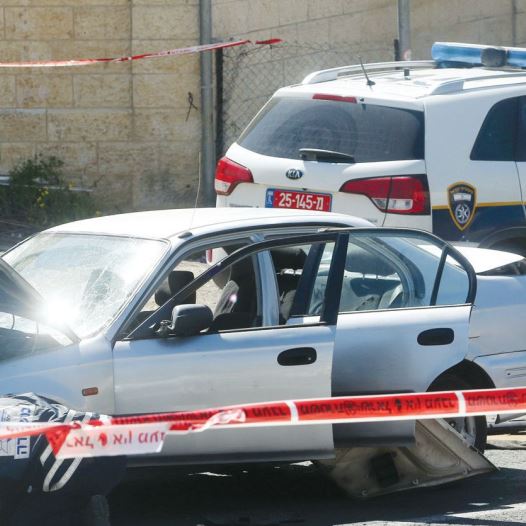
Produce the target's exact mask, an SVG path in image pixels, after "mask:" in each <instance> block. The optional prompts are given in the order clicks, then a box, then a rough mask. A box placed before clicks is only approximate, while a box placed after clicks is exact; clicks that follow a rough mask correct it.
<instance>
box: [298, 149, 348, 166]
mask: <svg viewBox="0 0 526 526" xmlns="http://www.w3.org/2000/svg"><path fill="white" fill-rule="evenodd" d="M299 153H300V157H301V158H302V159H303V160H304V161H318V162H321V163H341V162H344V163H354V162H355V161H354V156H353V155H349V154H348V153H343V152H333V151H331V150H318V149H317V148H300V149H299Z"/></svg>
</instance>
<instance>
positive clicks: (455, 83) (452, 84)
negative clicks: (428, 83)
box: [429, 71, 526, 95]
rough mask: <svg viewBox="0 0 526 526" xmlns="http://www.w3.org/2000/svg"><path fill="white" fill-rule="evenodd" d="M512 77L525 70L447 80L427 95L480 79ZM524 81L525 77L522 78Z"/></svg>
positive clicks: (448, 91) (524, 73) (450, 90)
mask: <svg viewBox="0 0 526 526" xmlns="http://www.w3.org/2000/svg"><path fill="white" fill-rule="evenodd" d="M514 77H526V71H522V72H521V71H508V72H507V73H502V72H501V73H498V74H495V75H477V76H476V77H469V78H466V79H455V80H447V81H445V82H442V83H441V84H439V85H438V86H436V87H435V88H434V89H432V90H431V91H430V93H429V95H444V94H446V93H453V92H455V91H462V90H463V89H464V84H466V83H469V82H477V81H480V80H497V79H509V78H514ZM524 82H526V79H524Z"/></svg>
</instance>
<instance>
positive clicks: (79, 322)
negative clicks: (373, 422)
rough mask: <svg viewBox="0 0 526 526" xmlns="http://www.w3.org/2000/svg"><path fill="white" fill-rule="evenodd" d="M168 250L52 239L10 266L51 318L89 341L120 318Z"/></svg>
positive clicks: (144, 243)
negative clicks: (42, 300)
mask: <svg viewBox="0 0 526 526" xmlns="http://www.w3.org/2000/svg"><path fill="white" fill-rule="evenodd" d="M166 250H167V244H166V243H165V242H162V241H156V240H150V239H136V238H126V237H116V236H103V235H85V234H58V233H57V234H54V233H47V234H39V235H37V236H35V237H33V238H31V239H29V240H28V241H26V242H25V243H22V244H21V245H19V246H18V247H16V248H14V249H13V250H11V251H10V252H9V253H7V254H6V255H5V256H4V260H5V261H6V262H7V263H8V264H9V265H11V266H12V267H13V268H14V269H15V270H16V271H17V272H18V273H19V274H20V275H21V276H22V277H23V278H24V279H25V280H26V281H27V282H28V283H30V284H31V285H32V286H33V288H34V289H35V290H36V291H37V292H39V293H40V295H41V296H42V297H43V298H44V301H45V304H46V305H45V308H46V311H47V312H46V315H47V316H50V317H51V318H53V319H56V320H57V321H60V322H61V323H65V324H67V325H68V326H69V327H70V328H71V329H72V330H73V331H74V332H75V333H76V334H77V335H78V336H79V337H80V338H84V337H87V336H89V335H91V334H94V333H96V332H99V331H100V330H101V329H103V328H104V327H106V326H107V325H108V324H109V323H110V322H111V321H112V320H113V319H114V318H115V317H116V315H117V314H118V313H119V311H120V310H121V308H122V307H123V305H124V304H125V303H126V302H127V300H128V299H129V298H130V297H131V295H132V293H133V292H134V290H135V289H136V288H137V286H138V285H139V283H140V282H141V281H142V280H143V279H144V278H145V277H146V276H147V275H148V274H149V273H150V272H151V270H152V269H153V267H154V265H155V264H156V263H157V262H158V261H159V260H160V258H161V257H162V255H163V254H164V253H165V251H166Z"/></svg>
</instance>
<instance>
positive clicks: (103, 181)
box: [92, 173, 133, 214]
mask: <svg viewBox="0 0 526 526" xmlns="http://www.w3.org/2000/svg"><path fill="white" fill-rule="evenodd" d="M93 183H94V184H95V186H94V189H93V190H94V191H93V194H92V195H93V198H94V200H95V202H96V203H97V207H98V208H99V210H102V211H103V212H104V213H107V214H110V213H122V212H129V211H131V210H133V178H132V177H131V176H130V175H128V174H121V175H114V176H106V175H104V174H102V173H101V174H99V176H98V177H97V179H96V180H95V181H93Z"/></svg>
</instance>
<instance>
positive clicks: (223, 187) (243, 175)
mask: <svg viewBox="0 0 526 526" xmlns="http://www.w3.org/2000/svg"><path fill="white" fill-rule="evenodd" d="M253 182H254V178H253V177H252V172H251V171H250V170H249V169H248V168H245V167H244V166H241V165H240V164H237V163H235V162H234V161H231V160H230V159H229V158H228V157H223V158H222V159H219V162H218V163H217V167H216V178H215V183H214V186H215V189H216V193H217V194H218V195H230V194H231V193H232V191H233V190H234V188H235V187H236V186H237V185H238V184H239V183H253Z"/></svg>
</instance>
